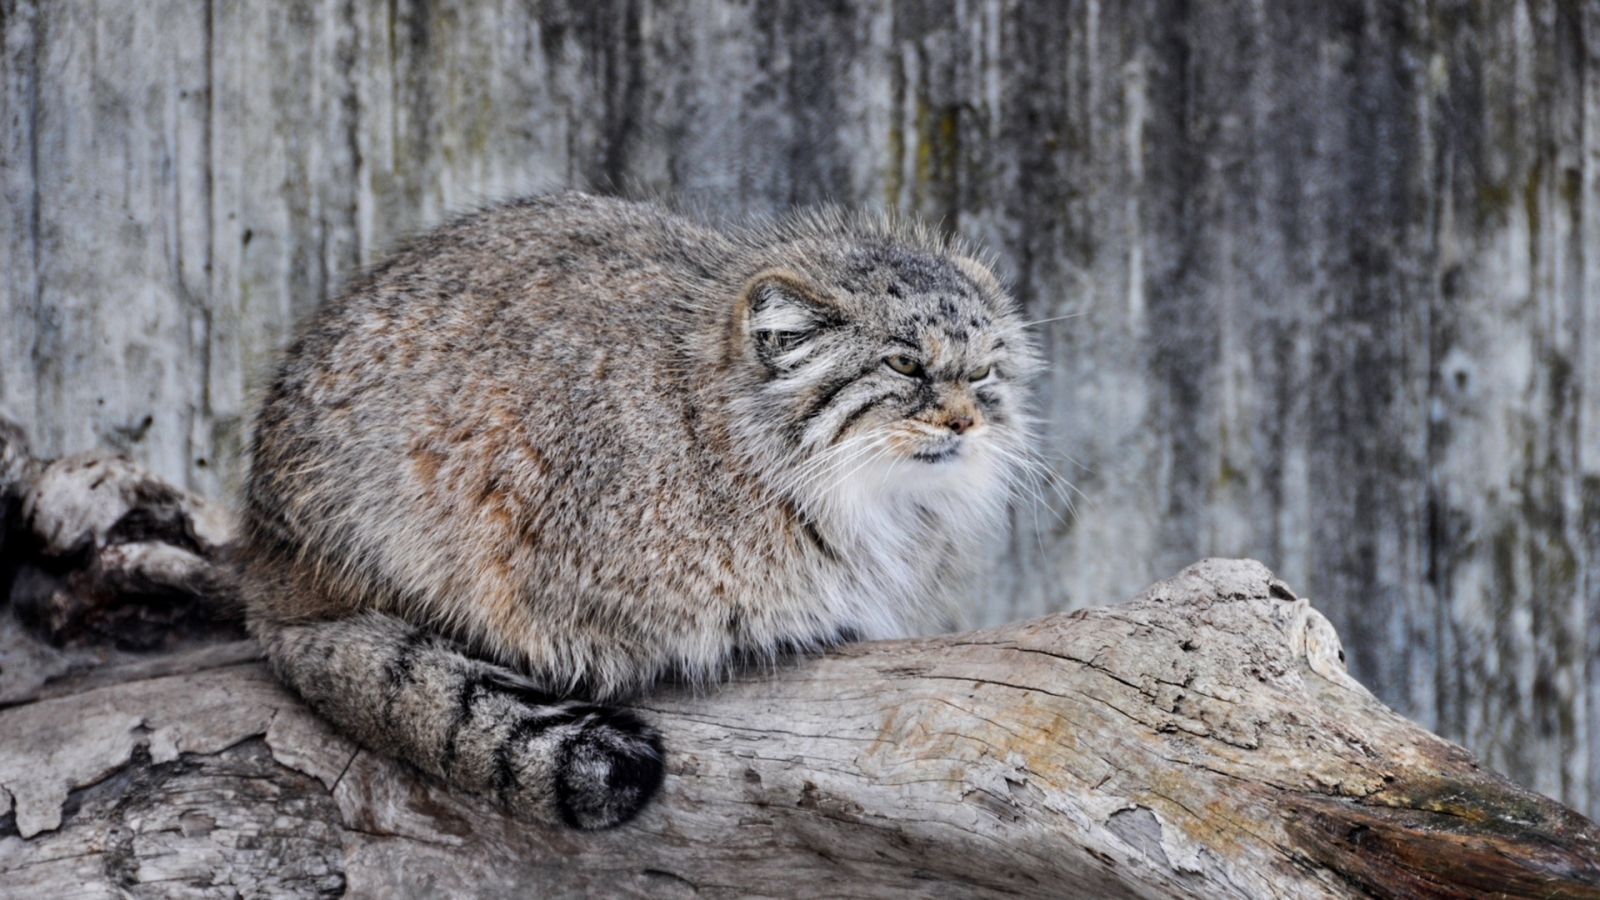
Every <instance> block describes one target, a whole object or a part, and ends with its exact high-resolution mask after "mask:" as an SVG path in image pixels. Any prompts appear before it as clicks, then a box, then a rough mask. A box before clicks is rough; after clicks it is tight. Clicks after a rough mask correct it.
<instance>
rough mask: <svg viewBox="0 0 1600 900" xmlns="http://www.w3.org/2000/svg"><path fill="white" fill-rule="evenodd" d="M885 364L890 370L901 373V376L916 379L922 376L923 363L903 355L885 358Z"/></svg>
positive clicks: (898, 354) (897, 354)
mask: <svg viewBox="0 0 1600 900" xmlns="http://www.w3.org/2000/svg"><path fill="white" fill-rule="evenodd" d="M883 362H884V364H885V365H887V366H888V367H889V368H891V369H893V370H895V371H896V372H899V373H900V374H901V375H910V376H911V377H913V378H916V377H918V376H920V375H921V374H922V363H919V362H917V361H916V360H914V359H912V358H911V357H909V356H906V355H905V354H903V353H896V354H894V355H893V356H887V357H884V360H883Z"/></svg>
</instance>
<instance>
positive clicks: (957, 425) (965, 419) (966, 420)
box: [944, 416, 972, 434]
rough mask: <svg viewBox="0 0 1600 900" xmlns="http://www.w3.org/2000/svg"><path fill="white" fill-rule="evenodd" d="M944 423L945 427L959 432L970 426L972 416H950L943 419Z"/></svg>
mask: <svg viewBox="0 0 1600 900" xmlns="http://www.w3.org/2000/svg"><path fill="white" fill-rule="evenodd" d="M944 424H945V427H947V428H949V429H950V430H951V431H954V432H955V433H956V434H960V433H961V432H963V431H966V430H967V429H968V428H971V427H972V417H971V416H951V417H950V418H948V419H945V420H944Z"/></svg>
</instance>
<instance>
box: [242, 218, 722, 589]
mask: <svg viewBox="0 0 1600 900" xmlns="http://www.w3.org/2000/svg"><path fill="white" fill-rule="evenodd" d="M734 252H735V251H734V248H733V246H732V245H731V243H729V242H728V240H727V239H725V238H724V237H722V236H721V235H720V234H718V233H717V232H715V231H713V230H711V229H708V228H706V227H703V226H700V225H698V224H696V223H693V222H691V221H689V220H687V219H684V218H681V217H679V216H676V215H674V214H672V213H670V212H668V211H666V210H664V209H663V208H661V207H659V206H657V205H654V204H644V203H630V202H626V201H619V200H610V199H604V198H596V197H590V196H585V195H581V194H564V195H557V196H554V197H545V198H534V199H531V200H524V201H518V202H516V203H512V204H507V205H503V206H499V207H495V208H493V209H490V210H487V211H484V212H481V213H478V214H476V215H473V216H469V217H467V218H464V219H461V220H459V221H457V222H454V223H452V224H450V225H448V226H445V227H444V228H441V229H439V230H437V231H435V232H432V233H431V234H428V235H426V236H425V237H423V238H421V239H419V240H418V241H416V242H415V243H413V244H412V245H410V246H409V247H407V248H406V249H404V250H402V251H401V252H400V253H398V254H397V255H396V256H395V257H394V258H393V259H391V260H390V261H389V262H388V263H386V264H384V265H383V266H382V267H380V268H379V269H377V270H375V271H373V272H371V273H369V274H368V275H367V276H366V277H365V278H363V279H361V280H360V281H358V282H357V283H356V284H355V285H354V286H352V288H351V289H350V290H349V291H348V292H347V293H346V294H345V295H344V296H342V297H341V298H339V299H338V300H337V301H335V302H334V303H333V304H330V306H329V308H327V309H326V310H324V311H323V312H321V313H320V314H319V315H318V316H317V317H316V318H315V319H314V320H313V321H312V323H311V324H310V325H309V327H308V328H307V330H306V331H305V333H304V334H303V336H302V337H301V339H300V340H299V341H298V342H297V343H296V345H295V346H293V347H292V348H291V349H290V351H289V353H288V355H287V358H286V360H285V362H284V364H283V367H282V368H281V369H280V372H279V375H278V377H277V379H275V381H274V382H273V384H272V385H271V386H270V388H269V390H268V392H267V396H266V398H265V401H264V403H263V404H262V407H261V413H260V416H259V417H258V420H257V426H256V434H255V438H254V447H253V454H252V455H253V458H254V463H253V468H254V471H256V472H257V473H261V475H260V476H259V477H253V478H252V479H251V481H250V484H249V487H248V490H247V504H246V505H247V514H248V515H247V518H248V519H249V520H250V521H251V523H252V525H253V527H256V528H258V529H261V530H267V531H274V532H277V533H278V536H279V537H281V538H284V539H287V540H288V541H289V542H290V543H292V544H294V545H297V546H299V547H302V548H311V550H310V552H311V553H313V554H314V555H316V556H318V557H322V558H323V559H322V560H320V561H321V562H322V563H323V566H322V567H323V568H325V569H328V570H332V571H338V572H342V573H348V574H349V578H348V579H347V580H348V581H349V582H350V584H349V588H350V591H349V593H350V594H351V595H352V597H353V599H354V598H359V596H361V595H365V594H376V593H382V592H384V591H387V592H388V593H393V589H395V588H398V589H400V590H401V591H402V592H403V593H406V594H416V595H423V594H433V595H439V596H460V595H462V594H463V593H469V592H471V593H477V594H483V593H485V592H488V593H494V592H503V593H506V594H508V595H510V594H522V593H525V590H524V587H525V586H524V585H523V584H521V583H520V582H522V581H525V580H526V578H527V577H528V572H527V571H526V567H519V561H518V560H517V559H516V558H515V554H508V553H507V551H506V548H508V547H520V548H525V549H526V551H527V552H530V553H531V552H535V551H537V550H542V552H543V553H544V554H545V555H546V557H549V558H557V557H558V554H556V553H552V552H551V551H553V550H558V549H559V548H560V546H561V545H562V543H563V542H568V543H571V542H574V541H578V540H594V539H596V538H597V537H601V538H603V537H606V536H610V538H611V539H613V540H618V539H626V538H627V536H628V535H629V534H631V533H632V530H630V526H628V524H627V523H626V522H622V521H620V520H618V521H612V519H616V518H617V517H618V516H622V515H635V516H636V515H637V509H638V507H639V503H638V502H637V501H636V500H635V502H632V503H630V504H626V507H627V508H626V510H624V509H623V507H618V506H608V505H607V504H606V503H603V502H599V503H597V502H592V501H593V500H594V498H604V497H618V496H622V497H629V496H631V497H635V498H637V497H638V496H639V495H641V494H644V493H647V492H649V491H652V490H659V489H660V488H661V486H662V485H665V484H669V483H671V482H673V481H677V482H679V483H682V482H683V481H685V480H686V479H687V476H688V474H689V473H687V472H685V471H683V470H685V469H689V468H692V469H696V470H697V472H698V473H699V474H697V475H696V476H695V478H696V479H697V480H696V483H697V484H701V485H702V486H703V487H704V488H705V489H706V491H705V492H702V493H703V494H706V496H702V497H701V498H700V500H701V502H714V500H715V496H714V495H715V493H716V491H715V487H716V486H715V484H709V483H706V482H705V481H704V472H705V471H707V470H710V471H715V470H716V466H715V465H713V464H712V463H711V462H709V461H708V460H707V459H706V455H707V454H708V453H712V452H714V451H715V447H714V446H713V445H714V444H715V441H714V440H712V441H709V442H708V440H707V438H706V436H705V435H704V434H695V433H691V429H686V427H685V424H684V423H685V421H686V420H693V419H694V418H695V417H696V411H695V409H694V399H693V394H694V387H693V383H692V382H693V381H694V380H695V379H697V378H702V377H704V374H705V373H704V371H701V370H700V368H701V367H699V366H698V365H697V364H696V363H695V362H694V361H692V360H691V359H690V358H689V357H691V356H692V355H693V354H694V353H695V352H696V347H697V346H698V344H697V340H698V337H697V336H701V335H704V334H705V333H706V332H707V331H708V330H712V331H714V330H715V329H716V328H717V327H718V324H717V322H716V318H717V317H718V316H719V315H723V314H725V313H726V304H725V303H723V304H720V305H719V304H716V303H714V302H708V298H714V297H722V298H725V297H727V296H729V295H731V294H732V292H734V291H736V290H737V285H733V286H729V285H727V284H724V283H723V281H722V279H724V278H727V277H729V269H730V266H729V265H728V262H729V260H730V259H731V258H732V256H733V254H734ZM269 473H270V474H269ZM491 569H498V570H499V571H490V570H491ZM374 581H375V582H379V583H381V587H379V589H378V590H374V588H375V587H378V586H375V585H369V584H368V582H374Z"/></svg>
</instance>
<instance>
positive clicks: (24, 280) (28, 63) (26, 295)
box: [0, 2, 44, 434]
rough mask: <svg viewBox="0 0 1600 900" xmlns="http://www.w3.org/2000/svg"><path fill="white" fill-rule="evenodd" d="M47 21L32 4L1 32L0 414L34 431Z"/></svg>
mask: <svg viewBox="0 0 1600 900" xmlns="http://www.w3.org/2000/svg"><path fill="white" fill-rule="evenodd" d="M43 25H44V23H43V21H42V19H41V17H40V15H39V11H38V10H37V9H36V8H35V6H34V4H33V3H30V2H17V3H13V4H10V7H9V8H8V9H7V10H6V15H5V19H4V21H3V22H0V30H3V39H4V41H5V44H4V53H5V56H4V58H3V60H0V67H3V75H0V77H3V78H4V81H5V85H4V93H3V94H0V104H3V106H0V115H3V116H4V123H3V125H0V127H4V129H5V142H4V144H0V160H3V167H0V179H3V181H0V191H3V193H0V197H3V198H4V203H5V213H4V215H5V219H4V223H5V240H4V242H3V243H0V253H4V256H3V257H0V267H3V271H4V272H5V273H6V284H5V305H4V311H3V313H0V315H3V316H4V323H5V327H4V328H0V414H4V415H6V416H7V417H9V418H11V419H12V420H13V421H16V422H17V423H19V424H21V425H22V427H23V428H24V429H25V430H27V431H28V432H30V433H33V434H37V433H38V427H39V422H38V418H39V409H38V402H39V401H38V398H39V386H38V380H37V377H36V375H35V367H36V365H37V363H36V361H35V354H36V352H37V346H38V332H39V314H40V304H39V266H38V262H39V179H38V165H39V163H38V137H39V130H38V121H37V120H38V109H39V41H40V38H41V36H42V35H41V29H42V28H43Z"/></svg>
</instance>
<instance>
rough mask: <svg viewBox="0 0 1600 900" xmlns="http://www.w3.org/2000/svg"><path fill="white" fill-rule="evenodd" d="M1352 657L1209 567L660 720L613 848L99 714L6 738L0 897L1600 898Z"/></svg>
mask: <svg viewBox="0 0 1600 900" xmlns="http://www.w3.org/2000/svg"><path fill="white" fill-rule="evenodd" d="M1340 656H1341V653H1340V650H1339V644H1338V638H1337V637H1336V636H1335V634H1334V632H1333V630H1332V628H1331V627H1330V626H1329V625H1328V623H1327V621H1326V620H1325V619H1323V618H1322V617H1321V615H1319V614H1318V613H1316V612H1315V611H1314V610H1313V609H1312V608H1311V607H1310V605H1309V604H1307V603H1306V601H1304V600H1300V599H1297V598H1295V597H1294V596H1293V595H1292V594H1291V593H1290V592H1289V591H1288V589H1287V588H1286V587H1285V586H1284V585H1283V584H1282V583H1281V582H1279V581H1277V580H1276V579H1274V578H1273V577H1272V576H1271V574H1270V573H1269V572H1268V571H1267V570H1266V569H1265V568H1264V567H1263V566H1261V565H1260V564H1259V563H1253V562H1243V561H1222V560H1211V561H1207V562H1204V563H1200V564H1197V565H1195V566H1193V567H1191V568H1189V569H1187V570H1185V571H1184V572H1183V573H1182V574H1180V575H1179V576H1177V577H1176V578H1174V579H1171V580H1169V581H1165V582H1161V583H1158V584H1156V585H1155V586H1153V587H1152V588H1151V589H1150V590H1149V591H1147V592H1146V593H1145V594H1144V595H1142V596H1141V597H1140V598H1138V599H1137V600H1135V601H1133V602H1131V603H1127V604H1123V605H1121V606H1116V607H1111V608H1107V609H1100V610H1090V611H1084V612H1080V613H1075V614H1070V615H1057V616H1053V617H1049V618H1046V619H1041V620H1036V621H1033V622H1027V623H1023V624H1020V625H1011V626H1004V627H1001V628H997V629H990V630H986V631H979V632H973V633H968V634H962V635H955V636H950V637H940V638H933V639H928V640H921V641H903V642H889V643H878V644H866V645H857V646H853V647H849V648H846V649H845V650H843V651H842V652H838V653H832V654H829V655H828V656H827V657H825V658H820V659H808V660H803V661H797V662H792V663H789V664H785V665H782V666H780V667H779V668H777V669H776V670H774V671H772V672H769V673H765V674H752V675H747V676H744V677H740V678H736V679H734V680H733V681H732V682H731V683H728V684H726V685H723V686H720V687H718V688H716V689H713V690H709V691H706V692H705V693H704V694H703V695H700V696H694V695H691V694H687V693H684V692H681V691H674V690H671V689H666V690H662V691H660V692H658V693H655V694H652V695H650V696H648V697H645V698H643V699H642V700H641V701H640V703H639V707H640V708H641V709H642V710H644V711H645V712H646V714H648V715H649V716H650V718H651V720H652V721H654V722H656V723H658V724H659V725H660V726H661V728H662V730H663V732H664V736H665V742H666V746H667V748H668V772H669V775H668V778H667V782H666V785H665V787H664V789H663V791H662V795H661V797H660V799H659V800H658V801H657V802H655V803H654V804H653V805H652V806H650V807H649V808H648V809H647V810H646V811H645V812H644V813H643V814H642V815H641V816H640V817H639V818H638V819H637V820H636V821H635V822H634V823H631V824H629V825H627V826H624V827H622V828H619V829H616V830H614V831H610V832H605V833H598V834H585V833H576V832H571V831H561V830H552V829H549V828H544V827H541V826H536V825H530V824H526V823H521V822H516V821H513V820H510V819H508V818H506V817H504V816H503V815H501V814H500V813H498V812H497V811H495V810H494V809H493V808H492V807H489V806H487V805H485V804H484V803H482V802H479V801H477V800H475V799H473V798H469V797H465V796H461V795H458V794H456V793H454V792H452V791H451V790H449V789H447V788H444V787H442V786H441V785H439V784H437V783H435V782H433V781H431V780H429V779H427V778H426V777H423V776H419V775H418V774H416V773H415V772H414V771H412V770H410V769H408V768H406V767H403V766H401V765H399V764H396V763H393V762H390V761H388V760H386V759H383V758H379V757H374V756H372V755H371V754H368V753H366V752H364V751H359V750H357V749H356V748H355V747H354V746H352V745H350V744H348V743H346V742H345V741H343V740H342V739H340V738H338V737H337V736H335V735H333V734H331V733H329V732H328V731H327V730H326V729H325V727H324V726H323V725H322V724H321V722H320V720H318V719H316V718H315V717H314V716H312V715H311V714H310V713H309V712H308V711H306V710H305V708H304V707H303V706H302V705H301V704H300V703H299V702H298V701H297V700H296V699H295V698H293V697H292V696H291V695H288V694H287V693H285V692H284V691H283V690H282V689H281V688H280V687H278V686H277V685H276V683H274V682H273V681H272V679H271V677H270V675H269V674H268V673H267V672H266V670H265V668H264V666H262V665H261V664H259V663H248V664H243V665H231V666H224V667H221V668H210V669H201V670H199V671H194V672H189V673H184V674H174V675H169V676H166V677H160V678H151V679H141V680H135V681H131V682H127V683H122V684H114V685H106V686H102V687H98V688H94V689H90V690H87V691H84V692H82V693H77V694H72V695H69V696H63V697H59V698H56V699H49V700H40V701H37V702H34V703H31V704H27V705H23V706H19V707H15V708H12V709H9V710H5V711H0V788H3V792H0V802H3V803H5V804H6V806H9V807H11V810H10V812H11V814H10V815H9V816H8V817H7V818H6V819H4V820H0V897H5V898H12V897H15V898H24V897H28V898H32V897H41V896H51V897H68V896H72V897H101V896H104V897H115V896H130V895H131V896H139V897H180V896H219V897H221V896H236V894H234V893H232V892H233V891H237V892H238V895H247V896H262V897H280V896H282V897H290V896H293V897H304V896H319V895H327V896H335V895H338V894H339V893H340V892H343V896H346V897H374V898H379V897H400V896H403V897H432V896H437V897H487V896H505V895H510V894H513V893H517V894H519V895H523V896H528V895H531V896H541V897H561V896H573V897H576V896H618V897H620V896H637V897H652V898H656V897H678V896H682V897H689V896H699V897H729V898H758V897H774V898H779V897H783V898H792V897H840V898H846V897H848V898H857V900H859V898H869V897H930V898H931V897H954V896H960V897H1041V898H1044V897H1049V898H1056V897H1062V896H1078V897H1096V898H1108V900H1109V898H1119V897H1129V898H1132V897H1141V898H1158V897H1188V898H1230V900H1237V898H1291V897H1293V898H1348V897H1383V898H1396V900H1401V898H1422V897H1427V898H1446V897H1449V898H1485V900H1487V898H1513V897H1518V898H1520V897H1527V898H1534V897H1540V898H1548V897H1566V898H1575V900H1581V898H1600V827H1597V826H1596V825H1595V824H1594V823H1593V822H1590V821H1589V820H1587V819H1584V818H1583V817H1581V816H1579V815H1578V814H1576V813H1574V812H1572V811H1571V810H1568V809H1566V808H1564V807H1562V806H1560V805H1559V804H1556V803H1554V802H1552V801H1550V800H1547V799H1545V798H1542V797H1539V796H1537V795H1534V794H1532V793H1530V792H1528V791H1526V790H1525V789H1521V788H1518V787H1515V786H1513V785H1512V784H1511V783H1509V782H1507V781H1505V780H1504V779H1502V778H1500V777H1498V776H1495V775H1493V774H1491V773H1488V772H1486V771H1484V770H1483V769H1481V768H1480V767H1479V765H1478V764H1477V763H1476V761H1474V760H1473V759H1472V758H1471V757H1470V756H1469V755H1468V754H1467V753H1465V752H1464V751H1462V750H1461V749H1460V748H1458V747H1456V746H1454V745H1451V744H1448V743H1446V742H1444V741H1442V740H1440V739H1438V738H1435V737H1433V736H1432V735H1429V734H1428V733H1426V732H1424V731H1423V730H1422V729H1420V728H1418V727H1417V726H1415V725H1413V724H1411V723H1410V722H1407V721H1405V720H1403V719H1401V718H1400V717H1398V716H1396V715H1395V714H1393V713H1392V712H1390V711H1389V710H1388V709H1387V708H1385V707H1383V706H1382V705H1381V704H1380V703H1378V702H1377V701H1376V700H1374V699H1373V698H1372V697H1371V695H1369V694H1368V693H1367V692H1366V691H1365V690H1364V689H1363V688H1361V686H1360V685H1359V684H1357V683H1356V682H1355V681H1353V680H1352V679H1351V678H1350V677H1349V676H1348V675H1346V674H1345V671H1344V668H1343V665H1342V663H1341V660H1340ZM4 808H5V807H4V806H0V809H4ZM124 892H126V893H124Z"/></svg>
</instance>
